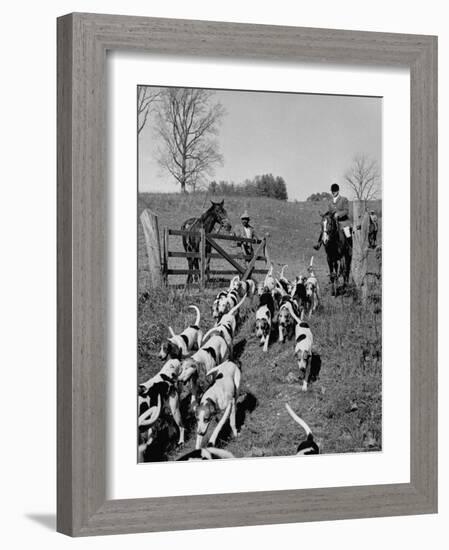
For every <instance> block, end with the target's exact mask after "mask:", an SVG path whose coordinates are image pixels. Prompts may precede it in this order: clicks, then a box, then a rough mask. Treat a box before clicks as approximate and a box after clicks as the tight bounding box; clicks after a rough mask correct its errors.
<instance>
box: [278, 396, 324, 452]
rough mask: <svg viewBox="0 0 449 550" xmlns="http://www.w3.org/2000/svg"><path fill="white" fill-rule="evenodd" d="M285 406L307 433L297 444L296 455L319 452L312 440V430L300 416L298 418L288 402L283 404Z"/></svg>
mask: <svg viewBox="0 0 449 550" xmlns="http://www.w3.org/2000/svg"><path fill="white" fill-rule="evenodd" d="M285 408H286V409H287V412H288V414H289V415H290V416H291V417H292V418H293V420H294V421H295V422H297V423H298V424H299V425H300V426H301V427H302V428H303V429H304V431H305V432H306V435H307V438H306V439H305V440H304V441H301V443H300V444H299V445H298V448H297V449H296V455H297V456H298V455H317V454H320V448H319V447H318V445H317V444H316V443H315V441H314V440H313V434H312V430H311V429H310V428H309V426H308V425H307V424H306V423H305V422H304V420H303V419H302V418H299V416H298V415H297V414H296V413H294V412H293V410H292V409H291V407H290V405H289V404H288V403H286V404H285Z"/></svg>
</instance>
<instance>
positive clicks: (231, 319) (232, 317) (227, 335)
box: [203, 294, 246, 355]
mask: <svg viewBox="0 0 449 550" xmlns="http://www.w3.org/2000/svg"><path fill="white" fill-rule="evenodd" d="M245 299H246V294H245V295H244V296H243V298H242V299H241V300H240V302H239V303H238V304H237V305H236V306H234V307H233V308H232V309H231V310H230V311H229V312H228V313H226V314H225V315H223V316H222V317H221V319H220V321H219V322H218V323H217V324H216V325H215V326H214V327H212V328H211V329H210V330H209V331H208V332H206V334H205V335H204V338H203V343H206V341H207V339H208V338H209V336H210V335H211V334H219V335H221V336H222V337H223V338H224V339H225V341H226V344H227V345H228V348H229V353H230V355H232V344H233V339H234V335H235V331H236V328H237V313H238V310H239V308H240V306H241V305H242V304H243V302H244V301H245Z"/></svg>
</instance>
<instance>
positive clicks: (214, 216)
mask: <svg viewBox="0 0 449 550" xmlns="http://www.w3.org/2000/svg"><path fill="white" fill-rule="evenodd" d="M210 202H211V203H212V206H209V208H208V209H207V210H206V212H204V214H201V216H200V217H199V218H189V219H188V220H186V221H185V222H184V223H183V224H182V225H181V229H182V230H184V231H185V230H187V231H190V232H191V233H192V234H191V235H183V236H182V244H183V246H184V250H185V251H186V252H199V250H200V236H199V234H198V233H199V231H200V229H201V228H204V230H205V232H206V233H211V232H212V231H213V229H214V226H215V224H216V223H218V224H220V227H223V228H224V229H225V230H226V231H230V230H231V228H232V226H231V222H230V221H229V219H228V214H227V212H226V210H225V208H224V200H222V201H221V202H213V201H210ZM195 233H196V234H195ZM210 253H211V245H210V244H209V243H208V242H206V257H207V268H206V269H207V270H208V269H209V262H210ZM187 262H188V264H189V271H191V270H193V269H195V270H199V268H200V261H199V259H198V258H187ZM192 280H193V276H192V274H191V273H189V274H188V275H187V281H186V283H187V284H188V283H190V282H192Z"/></svg>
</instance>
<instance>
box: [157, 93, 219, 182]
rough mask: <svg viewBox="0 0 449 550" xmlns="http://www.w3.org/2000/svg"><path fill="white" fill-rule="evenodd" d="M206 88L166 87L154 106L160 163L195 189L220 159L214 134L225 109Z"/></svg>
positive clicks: (177, 179) (215, 134)
mask: <svg viewBox="0 0 449 550" xmlns="http://www.w3.org/2000/svg"><path fill="white" fill-rule="evenodd" d="M213 95H214V93H213V92H211V91H208V90H198V89H187V88H167V89H165V90H164V91H163V92H162V95H161V98H160V102H159V104H158V107H157V119H156V131H157V133H158V134H159V136H160V137H161V139H162V146H161V148H160V149H159V158H158V162H159V165H160V166H161V167H162V168H163V169H165V170H167V171H168V172H169V173H170V174H171V175H172V176H173V177H174V178H175V180H176V181H177V182H178V183H179V184H180V186H181V191H182V192H186V191H187V188H190V189H192V190H193V191H195V189H196V188H197V186H198V185H199V184H201V183H202V182H203V180H204V176H205V175H206V174H208V175H212V174H213V173H214V166H215V165H216V164H221V163H222V162H223V157H222V155H221V154H220V152H219V145H218V142H217V140H216V139H215V137H216V136H217V134H218V129H219V126H220V123H221V120H222V118H223V116H224V114H225V110H224V108H223V106H222V105H221V103H213Z"/></svg>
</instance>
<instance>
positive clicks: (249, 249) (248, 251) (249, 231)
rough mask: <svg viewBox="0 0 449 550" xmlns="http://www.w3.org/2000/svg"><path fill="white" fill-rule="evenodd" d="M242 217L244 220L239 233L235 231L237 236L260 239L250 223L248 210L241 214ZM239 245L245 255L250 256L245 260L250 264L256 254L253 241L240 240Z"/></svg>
mask: <svg viewBox="0 0 449 550" xmlns="http://www.w3.org/2000/svg"><path fill="white" fill-rule="evenodd" d="M240 219H241V220H242V225H241V226H240V227H239V228H238V231H237V233H235V236H236V237H245V238H247V239H258V238H259V237H258V236H257V235H256V232H255V230H254V227H253V226H252V225H250V223H249V220H250V218H249V214H248V211H247V210H245V212H243V214H242V215H241V216H240ZM237 246H240V247H241V249H242V252H243V254H244V255H245V256H248V257H247V258H245V262H246V264H249V262H250V261H251V258H252V257H253V255H254V247H253V243H249V242H246V241H238V242H237Z"/></svg>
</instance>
